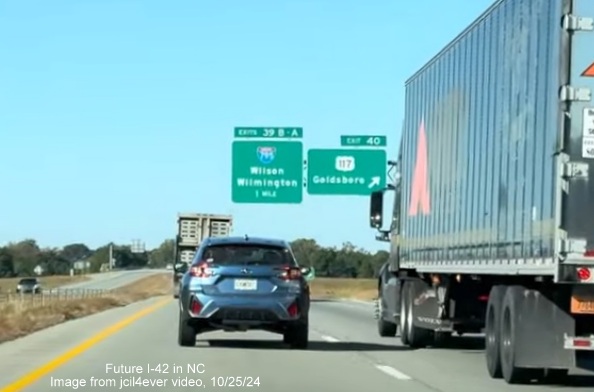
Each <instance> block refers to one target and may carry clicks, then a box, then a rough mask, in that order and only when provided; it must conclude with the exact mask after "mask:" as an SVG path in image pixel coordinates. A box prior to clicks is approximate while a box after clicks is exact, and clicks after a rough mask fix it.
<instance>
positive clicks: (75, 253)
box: [60, 243, 93, 263]
mask: <svg viewBox="0 0 594 392" xmlns="http://www.w3.org/2000/svg"><path fill="white" fill-rule="evenodd" d="M92 254H93V251H91V249H89V247H88V246H86V245H85V244H80V243H77V244H70V245H66V246H65V247H64V248H62V250H61V251H60V256H61V257H63V258H64V259H66V260H68V261H70V262H71V263H74V262H75V261H79V260H84V259H87V258H88V257H90V256H91V255H92Z"/></svg>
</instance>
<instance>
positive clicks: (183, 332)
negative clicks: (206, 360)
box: [177, 312, 196, 347]
mask: <svg viewBox="0 0 594 392" xmlns="http://www.w3.org/2000/svg"><path fill="white" fill-rule="evenodd" d="M177 342H178V344H179V345H180V346H182V347H193V346H195V345H196V330H195V329H194V327H192V326H191V325H189V323H188V321H187V320H184V319H183V317H182V315H181V312H180V315H179V330H178V332H177Z"/></svg>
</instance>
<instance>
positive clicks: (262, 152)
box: [257, 147, 276, 165]
mask: <svg viewBox="0 0 594 392" xmlns="http://www.w3.org/2000/svg"><path fill="white" fill-rule="evenodd" d="M257 153H258V159H259V160H260V162H262V163H263V164H264V165H268V164H269V163H272V162H273V161H274V158H275V157H276V147H258V150H257Z"/></svg>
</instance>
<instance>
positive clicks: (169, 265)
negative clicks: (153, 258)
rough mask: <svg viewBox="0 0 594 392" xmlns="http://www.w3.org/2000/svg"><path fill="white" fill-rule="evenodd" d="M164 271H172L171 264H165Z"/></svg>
mask: <svg viewBox="0 0 594 392" xmlns="http://www.w3.org/2000/svg"><path fill="white" fill-rule="evenodd" d="M165 269H168V270H172V269H173V264H167V265H166V266H165Z"/></svg>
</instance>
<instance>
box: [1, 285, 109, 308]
mask: <svg viewBox="0 0 594 392" xmlns="http://www.w3.org/2000/svg"><path fill="white" fill-rule="evenodd" d="M114 292H115V290H102V289H82V288H81V289H50V290H43V291H42V292H41V293H37V294H32V293H16V292H6V291H5V292H0V305H4V304H9V303H10V304H16V305H19V304H22V305H25V306H35V305H45V304H48V303H51V302H58V301H72V300H78V299H87V298H102V297H107V296H109V295H112V294H114Z"/></svg>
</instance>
